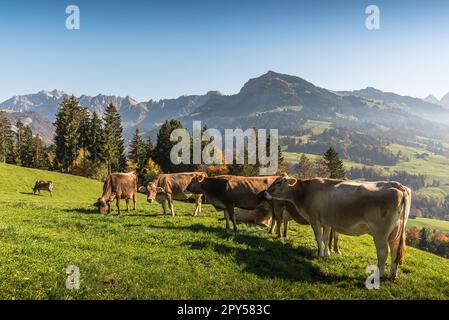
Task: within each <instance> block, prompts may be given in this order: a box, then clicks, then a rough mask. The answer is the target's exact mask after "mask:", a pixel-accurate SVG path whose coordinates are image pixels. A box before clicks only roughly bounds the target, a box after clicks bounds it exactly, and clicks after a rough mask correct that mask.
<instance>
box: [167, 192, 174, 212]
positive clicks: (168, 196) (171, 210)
mask: <svg viewBox="0 0 449 320" xmlns="http://www.w3.org/2000/svg"><path fill="white" fill-rule="evenodd" d="M167 201H168V207H169V208H170V213H171V216H172V217H174V216H175V209H174V207H173V198H172V196H171V194H170V195H169V194H167Z"/></svg>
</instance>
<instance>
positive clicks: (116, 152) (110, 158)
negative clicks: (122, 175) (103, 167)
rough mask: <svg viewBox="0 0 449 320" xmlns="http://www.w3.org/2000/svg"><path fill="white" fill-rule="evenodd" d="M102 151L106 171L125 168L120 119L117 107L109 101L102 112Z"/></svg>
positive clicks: (124, 169)
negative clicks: (103, 152)
mask: <svg viewBox="0 0 449 320" xmlns="http://www.w3.org/2000/svg"><path fill="white" fill-rule="evenodd" d="M104 123H105V125H104V139H105V141H104V151H105V159H106V163H107V167H108V173H109V174H111V173H112V172H113V171H117V172H124V171H126V170H127V163H126V156H125V141H124V140H123V137H122V135H123V128H122V120H121V118H120V115H119V113H118V111H117V108H116V107H115V106H114V105H113V104H112V103H111V104H110V105H109V106H108V107H107V108H106V110H105V113H104Z"/></svg>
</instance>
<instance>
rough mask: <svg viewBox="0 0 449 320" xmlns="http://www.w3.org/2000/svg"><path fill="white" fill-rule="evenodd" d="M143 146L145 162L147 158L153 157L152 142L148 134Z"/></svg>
mask: <svg viewBox="0 0 449 320" xmlns="http://www.w3.org/2000/svg"><path fill="white" fill-rule="evenodd" d="M144 147H145V162H147V161H148V160H149V159H153V157H154V144H153V141H152V140H151V137H150V136H148V140H147V142H146V143H145V146H144Z"/></svg>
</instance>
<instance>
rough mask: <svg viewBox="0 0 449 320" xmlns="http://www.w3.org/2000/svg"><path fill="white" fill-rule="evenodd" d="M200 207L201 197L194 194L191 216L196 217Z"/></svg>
mask: <svg viewBox="0 0 449 320" xmlns="http://www.w3.org/2000/svg"><path fill="white" fill-rule="evenodd" d="M200 207H201V195H198V194H196V195H195V212H194V213H193V216H194V217H196V216H197V215H198V213H199V212H200Z"/></svg>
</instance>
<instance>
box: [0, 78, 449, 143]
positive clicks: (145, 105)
mask: <svg viewBox="0 0 449 320" xmlns="http://www.w3.org/2000/svg"><path fill="white" fill-rule="evenodd" d="M67 97H69V95H68V94H67V93H65V92H63V91H58V90H53V91H40V92H38V93H35V94H29V95H23V96H15V97H12V98H10V99H8V100H6V101H4V102H2V103H0V109H6V110H8V116H9V117H10V118H11V119H12V120H14V121H15V120H16V119H18V118H21V119H22V118H23V119H26V120H27V123H28V124H30V126H31V127H32V129H33V130H34V132H36V133H39V134H40V135H41V136H42V137H44V139H45V140H46V142H51V137H52V135H53V126H52V125H51V123H52V122H53V121H54V118H55V114H56V112H57V109H58V106H59V104H60V103H61V102H62V101H63V100H64V99H65V98H67ZM78 99H79V101H80V104H81V105H82V106H84V107H87V108H88V109H89V110H90V111H91V112H93V111H96V112H98V113H100V114H102V113H103V111H104V109H105V107H106V106H107V105H108V104H109V103H113V104H115V105H116V106H117V108H118V110H119V113H120V115H121V117H122V121H123V127H124V129H125V134H126V136H127V137H130V136H131V134H132V132H133V131H134V129H135V128H136V127H138V128H139V129H141V131H143V132H153V133H154V132H155V130H156V129H157V127H158V126H159V125H160V124H161V123H163V121H165V120H166V119H173V118H176V119H180V120H181V121H182V122H183V123H184V124H185V125H186V126H187V127H188V128H190V127H191V121H192V120H202V121H203V122H204V123H205V124H207V125H208V127H217V128H235V127H242V128H248V127H260V128H279V129H280V131H281V133H284V134H290V133H294V132H295V130H297V129H298V128H299V127H300V126H301V124H302V123H304V121H307V120H323V121H329V122H332V123H334V124H336V125H340V126H348V127H369V126H374V127H376V126H382V128H383V130H385V128H394V127H395V126H397V125H398V124H399V123H401V124H403V125H405V126H406V127H407V123H410V124H413V126H414V127H415V129H416V130H418V131H419V133H420V134H421V133H425V132H428V133H430V134H433V132H436V133H437V130H439V131H438V132H440V131H442V132H443V133H442V134H445V133H446V129H447V128H449V127H446V126H443V127H442V126H440V125H437V124H434V123H433V124H432V125H430V123H429V121H438V122H446V121H447V123H448V124H449V111H448V110H447V109H446V108H445V107H446V106H447V107H448V108H449V94H448V95H447V96H446V97H445V98H443V99H442V100H441V101H438V99H436V98H435V99H432V98H431V97H428V98H426V99H424V100H421V99H417V98H412V97H404V96H400V95H397V94H394V93H388V92H382V91H380V90H377V89H374V88H366V89H363V90H357V91H344V92H333V91H330V90H327V89H324V88H320V87H317V86H315V85H314V84H312V83H310V82H308V81H306V80H304V79H301V78H299V77H295V76H290V75H285V74H279V73H276V72H272V71H269V72H267V73H266V74H264V75H262V76H260V77H257V78H254V79H250V80H249V81H248V82H247V83H246V84H244V86H243V87H242V89H241V90H240V92H239V93H237V94H234V95H223V94H221V93H220V92H218V91H210V92H208V93H207V94H204V95H190V96H181V97H179V98H176V99H162V100H158V101H155V100H150V101H147V102H138V101H136V100H135V99H133V98H131V97H119V96H107V95H97V96H95V97H92V96H86V95H82V96H80V97H78ZM442 128H443V129H442ZM394 129H395V130H396V129H397V128H394ZM447 134H448V136H449V130H448V131H447Z"/></svg>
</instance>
